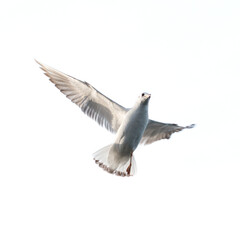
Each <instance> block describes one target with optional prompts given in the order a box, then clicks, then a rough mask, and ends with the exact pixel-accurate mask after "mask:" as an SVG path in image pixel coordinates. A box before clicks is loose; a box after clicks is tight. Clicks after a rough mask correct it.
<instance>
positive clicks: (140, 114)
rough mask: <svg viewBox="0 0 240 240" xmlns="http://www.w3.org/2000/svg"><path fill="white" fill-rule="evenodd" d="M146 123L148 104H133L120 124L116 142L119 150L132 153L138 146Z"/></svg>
mask: <svg viewBox="0 0 240 240" xmlns="http://www.w3.org/2000/svg"><path fill="white" fill-rule="evenodd" d="M147 123H148V104H147V105H141V104H140V105H137V106H134V107H133V108H132V109H131V110H130V111H129V112H128V113H127V115H126V118H125V119H124V121H123V123H122V125H121V126H120V128H119V130H118V132H117V136H116V141H115V143H116V144H119V147H120V149H121V151H123V152H126V153H127V154H128V153H132V152H133V151H134V150H135V149H136V148H137V146H138V144H139V142H140V140H141V138H142V135H143V133H144V130H145V128H146V126H147Z"/></svg>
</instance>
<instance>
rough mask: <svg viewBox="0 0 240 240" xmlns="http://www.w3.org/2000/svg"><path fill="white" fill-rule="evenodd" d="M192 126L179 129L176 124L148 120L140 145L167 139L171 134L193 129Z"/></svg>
mask: <svg viewBox="0 0 240 240" xmlns="http://www.w3.org/2000/svg"><path fill="white" fill-rule="evenodd" d="M194 126H195V125H194V124H192V125H189V126H186V127H181V126H178V125H177V124H169V123H161V122H156V121H153V120H149V121H148V125H147V127H146V129H145V132H144V134H143V137H142V139H141V143H142V144H151V143H153V142H155V141H158V140H161V139H169V138H170V137H171V135H172V134H173V133H175V132H179V131H182V130H183V129H186V128H193V127H194Z"/></svg>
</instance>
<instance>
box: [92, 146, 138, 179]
mask: <svg viewBox="0 0 240 240" xmlns="http://www.w3.org/2000/svg"><path fill="white" fill-rule="evenodd" d="M93 159H94V160H95V163H96V164H98V166H99V167H101V168H102V169H103V170H105V171H107V172H108V173H111V174H115V175H117V176H121V177H125V176H128V177H129V176H133V175H135V173H136V161H135V159H134V156H133V155H130V156H124V157H121V156H119V154H118V153H117V152H115V151H114V148H113V145H112V144H111V145H108V146H106V147H103V148H101V149H100V150H98V151H97V152H95V153H94V154H93Z"/></svg>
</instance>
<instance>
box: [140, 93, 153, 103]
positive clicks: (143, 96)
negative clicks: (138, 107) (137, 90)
mask: <svg viewBox="0 0 240 240" xmlns="http://www.w3.org/2000/svg"><path fill="white" fill-rule="evenodd" d="M150 98H151V94H149V93H146V92H144V93H142V94H141V95H140V96H139V100H140V102H141V104H148V102H149V99H150Z"/></svg>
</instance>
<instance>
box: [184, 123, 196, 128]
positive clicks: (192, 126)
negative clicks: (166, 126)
mask: <svg viewBox="0 0 240 240" xmlns="http://www.w3.org/2000/svg"><path fill="white" fill-rule="evenodd" d="M195 126H196V124H191V125H189V126H186V127H185V128H194V127H195Z"/></svg>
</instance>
